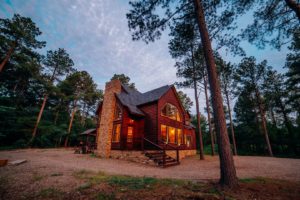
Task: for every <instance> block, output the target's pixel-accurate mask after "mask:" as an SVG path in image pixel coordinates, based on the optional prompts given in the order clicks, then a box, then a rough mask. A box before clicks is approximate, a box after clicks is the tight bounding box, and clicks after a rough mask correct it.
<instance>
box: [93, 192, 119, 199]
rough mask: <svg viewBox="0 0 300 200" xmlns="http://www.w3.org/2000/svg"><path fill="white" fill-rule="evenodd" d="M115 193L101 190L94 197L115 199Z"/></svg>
mask: <svg viewBox="0 0 300 200" xmlns="http://www.w3.org/2000/svg"><path fill="white" fill-rule="evenodd" d="M115 196H116V195H115V193H110V194H108V193H103V192H100V193H98V195H97V197H96V199H97V200H111V199H115Z"/></svg>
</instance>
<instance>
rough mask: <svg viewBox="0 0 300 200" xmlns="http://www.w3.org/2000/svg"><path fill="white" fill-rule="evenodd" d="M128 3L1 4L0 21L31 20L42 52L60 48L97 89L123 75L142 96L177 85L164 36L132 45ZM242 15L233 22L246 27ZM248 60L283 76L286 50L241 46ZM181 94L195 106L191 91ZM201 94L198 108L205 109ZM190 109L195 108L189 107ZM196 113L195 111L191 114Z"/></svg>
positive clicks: (58, 0)
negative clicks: (43, 44)
mask: <svg viewBox="0 0 300 200" xmlns="http://www.w3.org/2000/svg"><path fill="white" fill-rule="evenodd" d="M128 2H129V1H127V0H0V18H11V17H12V16H13V14H14V13H19V14H20V15H22V16H25V17H30V18H31V19H32V20H33V21H34V22H35V23H36V24H37V26H38V27H39V28H40V30H41V31H42V33H43V34H42V35H41V36H40V37H39V39H40V40H43V41H46V42H47V46H46V48H44V49H43V50H42V53H44V54H45V53H46V51H47V50H56V49H58V48H64V49H66V51H67V52H68V53H69V54H70V56H71V58H72V59H73V61H74V63H75V68H76V69H77V70H85V71H87V72H89V74H91V76H92V77H93V79H94V81H95V82H96V83H97V84H98V88H99V89H104V86H105V83H106V82H107V81H109V80H110V78H111V77H112V76H113V75H114V74H121V73H124V74H126V75H127V76H129V77H130V79H131V82H134V83H135V85H136V88H137V89H138V90H139V91H140V92H146V91H149V90H151V89H155V88H158V87H161V86H164V85H167V84H169V85H170V84H173V83H174V82H176V81H180V80H179V79H178V78H177V77H176V69H175V67H174V64H175V60H173V59H172V58H171V56H170V55H169V52H168V41H169V37H168V32H164V33H163V35H162V38H161V39H160V40H158V41H156V42H154V43H149V44H145V43H144V42H142V41H132V39H131V33H130V32H129V29H128V26H127V19H126V13H127V12H128V10H129V9H130V7H129V4H128ZM249 20H251V16H246V17H244V18H243V19H241V20H240V21H239V22H238V23H239V24H240V25H241V26H243V25H246V24H248V23H249ZM241 46H242V47H243V48H244V50H245V51H246V54H247V56H255V57H256V59H257V61H262V60H264V59H266V60H267V61H268V63H269V65H271V66H273V67H274V68H275V69H276V70H277V71H279V72H284V69H283V68H282V66H284V62H285V57H286V54H287V53H288V51H287V48H286V47H284V48H282V50H281V51H277V50H275V49H272V48H266V49H264V50H258V49H257V48H256V47H255V46H254V45H251V44H249V43H248V42H247V41H243V42H242V43H241ZM219 53H220V54H221V55H222V57H223V59H225V60H226V61H230V62H232V63H238V62H239V61H240V59H241V58H240V57H233V56H231V55H228V54H226V53H225V52H222V51H220V52H219ZM180 90H183V91H184V92H185V93H187V94H188V96H189V97H190V98H191V99H192V100H193V101H194V94H193V90H192V89H180ZM204 98H205V97H204V94H203V93H201V94H200V107H201V110H202V112H203V108H204V106H205V99H204ZM194 105H195V104H194ZM191 112H192V113H195V106H193V108H192V109H191Z"/></svg>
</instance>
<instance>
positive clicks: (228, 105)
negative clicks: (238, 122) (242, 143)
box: [225, 86, 237, 156]
mask: <svg viewBox="0 0 300 200" xmlns="http://www.w3.org/2000/svg"><path fill="white" fill-rule="evenodd" d="M225 96H226V101H227V107H228V114H229V121H230V130H231V137H232V145H233V155H235V156H236V155H237V149H236V143H235V134H234V128H233V123H232V116H231V107H230V101H229V95H228V91H227V86H225Z"/></svg>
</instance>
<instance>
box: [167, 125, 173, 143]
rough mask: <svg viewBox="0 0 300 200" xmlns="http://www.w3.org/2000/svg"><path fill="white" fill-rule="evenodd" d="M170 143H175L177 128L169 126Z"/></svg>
mask: <svg viewBox="0 0 300 200" xmlns="http://www.w3.org/2000/svg"><path fill="white" fill-rule="evenodd" d="M168 134H169V143H175V128H174V127H170V126H168Z"/></svg>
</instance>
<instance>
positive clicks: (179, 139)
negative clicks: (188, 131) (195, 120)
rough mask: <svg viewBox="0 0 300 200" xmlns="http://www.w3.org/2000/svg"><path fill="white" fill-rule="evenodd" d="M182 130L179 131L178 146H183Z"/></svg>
mask: <svg viewBox="0 0 300 200" xmlns="http://www.w3.org/2000/svg"><path fill="white" fill-rule="evenodd" d="M182 136H183V135H182V130H181V129H177V144H178V145H181V144H182V143H183V141H182V140H183V138H182Z"/></svg>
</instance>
